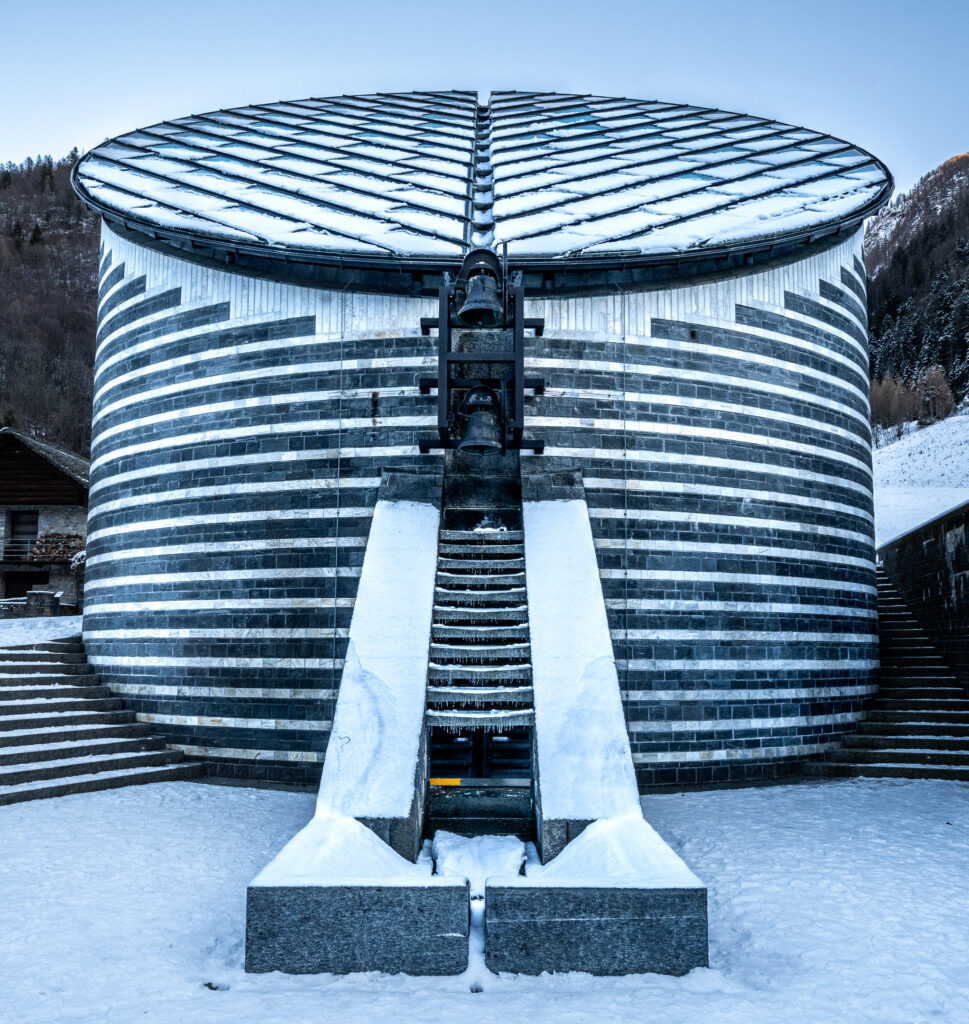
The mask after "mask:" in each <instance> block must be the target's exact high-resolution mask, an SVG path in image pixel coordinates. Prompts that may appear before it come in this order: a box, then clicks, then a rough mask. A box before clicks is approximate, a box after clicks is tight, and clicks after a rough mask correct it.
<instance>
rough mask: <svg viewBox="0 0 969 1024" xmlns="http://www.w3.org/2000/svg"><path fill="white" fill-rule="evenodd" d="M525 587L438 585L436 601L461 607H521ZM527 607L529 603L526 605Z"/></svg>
mask: <svg viewBox="0 0 969 1024" xmlns="http://www.w3.org/2000/svg"><path fill="white" fill-rule="evenodd" d="M525 596H526V595H525V588H524V586H521V587H517V586H516V587H503V588H501V589H494V590H482V589H477V590H475V589H471V588H470V587H461V586H447V587H442V586H437V587H436V588H435V590H434V601H435V603H437V604H449V605H455V606H459V607H476V606H478V607H483V606H485V605H487V606H489V607H490V606H493V605H498V606H516V607H520V606H521V603H522V602H523V601H524V600H525ZM526 607H527V605H526Z"/></svg>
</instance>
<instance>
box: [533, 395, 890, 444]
mask: <svg viewBox="0 0 969 1024" xmlns="http://www.w3.org/2000/svg"><path fill="white" fill-rule="evenodd" d="M545 397H546V398H571V399H573V400H576V401H579V402H593V403H595V402H627V403H632V404H633V405H647V404H648V405H665V406H669V407H670V408H672V409H699V410H704V411H707V412H717V413H731V414H733V415H736V416H749V417H751V418H753V419H765V420H769V421H770V422H771V423H789V424H791V425H792V426H795V427H802V428H804V429H805V430H811V431H817V432H818V433H821V434H830V435H831V436H832V437H839V438H841V439H842V440H843V441H845V442H847V443H848V444H852V445H857V446H858V447H860V448H862V449H870V447H871V431H870V429H869V430H867V431H866V436H865V437H862V436H860V435H859V434H857V433H855V432H854V431H851V430H845V429H844V428H843V427H839V426H835V425H834V424H831V423H824V422H823V421H820V420H818V419H811V418H810V417H807V416H795V415H793V414H791V413H786V412H777V411H775V410H773V409H764V408H761V407H760V406H753V405H741V404H739V403H737V402H716V401H712V400H711V399H706V398H684V397H682V396H680V395H662V394H646V393H643V392H637V391H618V390H606V389H601V388H557V387H555V388H553V387H546V388H545Z"/></svg>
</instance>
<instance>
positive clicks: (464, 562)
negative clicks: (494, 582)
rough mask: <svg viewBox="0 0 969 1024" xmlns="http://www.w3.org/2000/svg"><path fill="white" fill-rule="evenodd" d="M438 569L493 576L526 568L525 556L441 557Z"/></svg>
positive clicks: (446, 571)
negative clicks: (485, 557)
mask: <svg viewBox="0 0 969 1024" xmlns="http://www.w3.org/2000/svg"><path fill="white" fill-rule="evenodd" d="M437 564H438V569H439V570H440V571H442V572H445V573H449V572H469V573H474V574H475V575H476V576H493V575H495V574H500V573H509V572H519V571H522V570H524V568H525V559H524V558H488V559H477V558H441V559H439V560H438V563H437Z"/></svg>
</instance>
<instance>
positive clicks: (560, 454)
mask: <svg viewBox="0 0 969 1024" xmlns="http://www.w3.org/2000/svg"><path fill="white" fill-rule="evenodd" d="M528 422H529V421H528V420H526V423H528ZM522 454H523V455H525V454H526V453H525V452H523V453H522ZM528 457H529V458H539V457H541V458H550V459H584V460H589V459H603V460H605V459H609V460H610V461H616V460H622V461H625V462H640V463H642V462H647V463H653V464H655V465H665V466H696V467H699V468H706V469H714V468H715V469H726V470H729V471H730V472H733V473H736V474H737V476H738V477H742V476H743V474H745V473H758V474H760V475H762V476H779V477H784V478H786V479H789V480H793V481H794V482H795V483H798V482H800V483H808V482H810V483H818V484H827V485H828V486H831V487H840V488H843V489H844V490H847V491H856V492H857V493H858V494H861V495H862V496H864V497H865V498H868V499H869V500H871V498H872V487H871V484H859V483H856V482H855V481H854V480H846V479H844V478H843V477H839V476H832V475H831V474H830V473H815V472H813V471H809V470H806V469H801V468H800V467H798V466H777V465H774V464H771V463H762V462H745V461H743V460H741V459H721V458H714V457H713V456H710V455H682V454H680V453H679V452H664V451H648V450H641V449H631V448H626V449H622V448H616V449H613V448H579V447H572V448H565V447H559V446H557V445H548V446H547V447H546V448H545V451H544V453H543V454H542V456H535V455H531V454H530V453H529V455H528ZM866 472H869V473H870V470H868V471H866ZM662 484H663V485H664V487H667V488H668V489H669V490H670V491H673V490H674V488H675V486H676V485H675V484H667V483H666V481H662ZM807 504H809V505H811V504H813V505H815V506H817V504H818V502H817V501H816V500H815V499H809V501H808V502H807ZM848 507H849V508H850V507H851V506H848ZM852 514H853V515H861V514H863V513H861V512H852Z"/></svg>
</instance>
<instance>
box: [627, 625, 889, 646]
mask: <svg viewBox="0 0 969 1024" xmlns="http://www.w3.org/2000/svg"><path fill="white" fill-rule="evenodd" d="M609 635H610V636H611V637H612V638H613V640H655V641H657V642H666V641H671V642H673V641H681V640H682V641H683V642H684V643H685V642H691V643H692V642H696V641H709V642H711V643H740V644H746V643H750V644H777V645H779V646H780V645H786V644H796V643H813V644H877V643H878V634H877V633H814V632H811V631H810V630H803V631H795V630H791V631H788V630H784V629H780V630H762V629H612V630H610V631H609Z"/></svg>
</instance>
